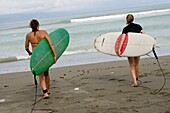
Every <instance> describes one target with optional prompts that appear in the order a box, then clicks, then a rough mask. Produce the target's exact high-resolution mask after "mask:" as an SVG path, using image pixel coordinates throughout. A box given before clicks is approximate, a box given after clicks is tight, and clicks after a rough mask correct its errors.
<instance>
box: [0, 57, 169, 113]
mask: <svg viewBox="0 0 170 113" xmlns="http://www.w3.org/2000/svg"><path fill="white" fill-rule="evenodd" d="M159 61H160V64H161V66H162V69H163V71H164V73H165V75H166V84H165V87H164V88H163V89H162V90H161V92H160V93H158V94H156V95H154V94H152V93H154V92H155V91H158V90H159V89H160V88H161V86H162V85H163V83H164V77H163V75H162V73H161V71H160V69H159V67H158V63H157V61H156V60H155V59H154V58H146V59H141V62H140V74H139V79H140V81H141V82H139V83H140V86H139V87H132V86H131V84H132V79H131V75H130V69H129V65H128V62H127V61H113V62H104V63H97V64H87V65H79V66H70V67H62V68H55V69H51V70H50V74H51V88H50V89H51V94H50V98H49V99H46V100H44V99H42V100H41V101H39V102H38V103H37V104H36V106H35V109H34V110H33V113H170V56H163V57H160V58H159ZM37 79H38V77H37ZM37 93H38V96H37V101H38V100H40V99H41V97H42V92H41V90H40V86H39V85H38V92H37ZM34 98H35V86H34V81H33V77H32V74H31V72H21V73H11V74H4V75H0V113H30V111H31V108H32V104H33V103H34Z"/></svg>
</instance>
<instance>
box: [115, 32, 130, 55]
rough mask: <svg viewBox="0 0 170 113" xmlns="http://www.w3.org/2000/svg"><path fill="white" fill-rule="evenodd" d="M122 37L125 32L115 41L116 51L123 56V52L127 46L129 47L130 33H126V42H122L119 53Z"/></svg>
mask: <svg viewBox="0 0 170 113" xmlns="http://www.w3.org/2000/svg"><path fill="white" fill-rule="evenodd" d="M122 37H123V34H121V35H120V36H119V37H118V38H117V40H116V43H115V52H116V54H117V55H118V56H121V55H122V54H123V52H124V51H125V49H126V47H127V43H128V34H126V35H125V39H124V42H123V44H122V47H121V49H120V54H119V53H118V50H119V46H120V42H121V40H122Z"/></svg>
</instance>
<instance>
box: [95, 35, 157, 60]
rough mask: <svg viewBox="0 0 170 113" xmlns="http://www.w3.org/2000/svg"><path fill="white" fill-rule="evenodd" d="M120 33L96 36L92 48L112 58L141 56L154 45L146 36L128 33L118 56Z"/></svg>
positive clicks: (149, 37)
mask: <svg viewBox="0 0 170 113" xmlns="http://www.w3.org/2000/svg"><path fill="white" fill-rule="evenodd" d="M121 34H122V33H121V32H109V33H106V34H102V35H100V36H98V37H97V38H96V39H95V41H94V47H95V48H96V50H98V51H99V52H102V53H105V54H109V55H113V56H124V57H133V56H143V55H146V54H148V53H150V52H151V51H152V49H153V47H155V45H156V40H155V39H154V38H153V37H151V36H149V35H146V34H141V33H128V34H126V38H125V41H124V42H123V45H122V47H121V55H118V52H117V51H118V47H119V44H120V40H121V38H122V35H121Z"/></svg>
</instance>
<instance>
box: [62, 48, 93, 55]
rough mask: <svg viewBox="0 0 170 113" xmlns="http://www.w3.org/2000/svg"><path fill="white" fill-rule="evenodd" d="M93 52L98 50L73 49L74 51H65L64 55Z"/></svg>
mask: <svg viewBox="0 0 170 113" xmlns="http://www.w3.org/2000/svg"><path fill="white" fill-rule="evenodd" d="M91 52H96V50H95V49H88V50H85V49H80V50H73V51H65V52H64V53H63V55H74V54H82V53H91Z"/></svg>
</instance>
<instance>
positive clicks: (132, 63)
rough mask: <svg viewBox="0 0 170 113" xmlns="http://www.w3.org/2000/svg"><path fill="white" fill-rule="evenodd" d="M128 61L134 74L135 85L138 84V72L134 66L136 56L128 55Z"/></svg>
mask: <svg viewBox="0 0 170 113" xmlns="http://www.w3.org/2000/svg"><path fill="white" fill-rule="evenodd" d="M128 61H129V65H130V71H131V74H132V79H133V83H134V86H137V85H138V84H137V81H136V72H135V66H134V63H135V62H134V57H128Z"/></svg>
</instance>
